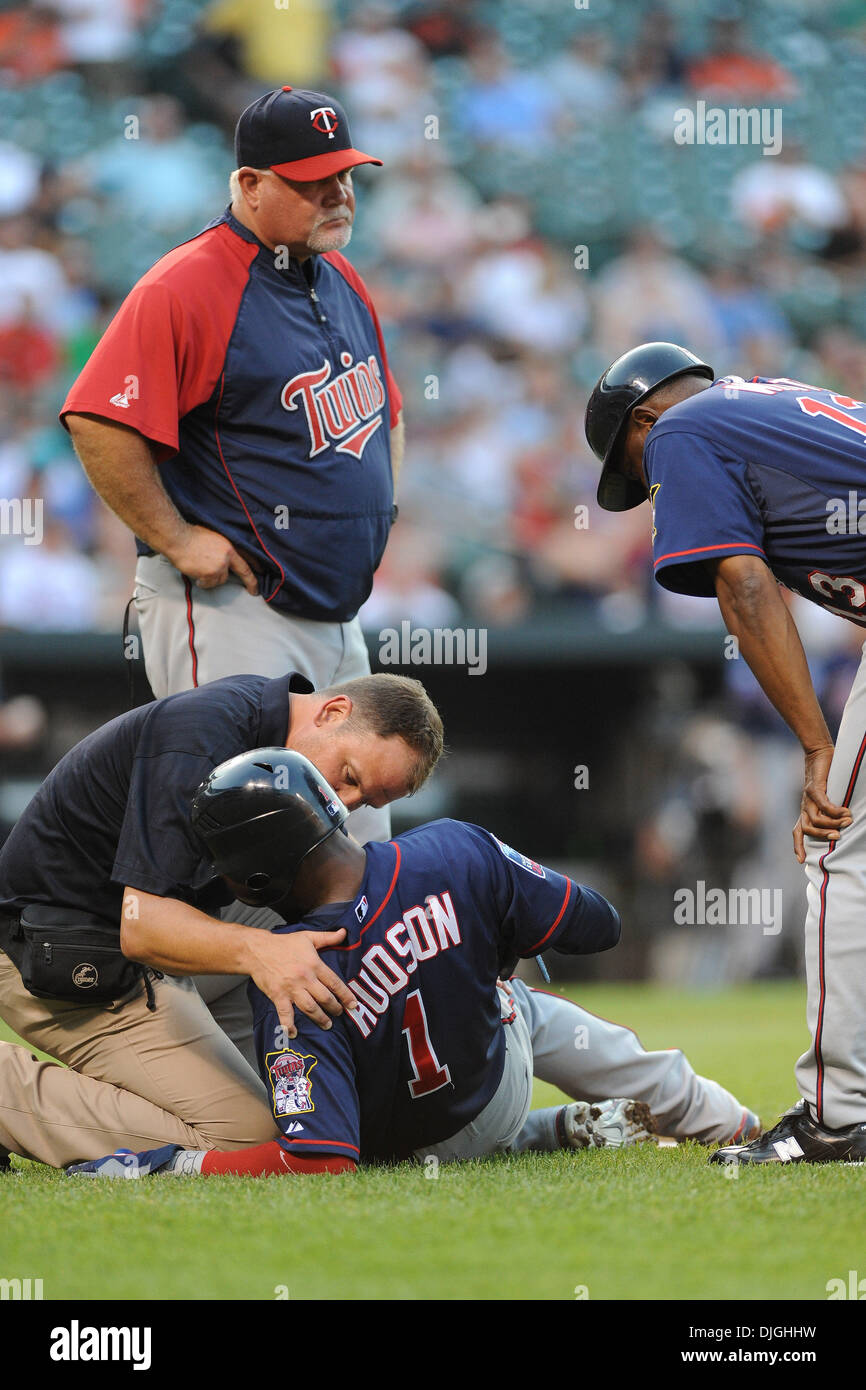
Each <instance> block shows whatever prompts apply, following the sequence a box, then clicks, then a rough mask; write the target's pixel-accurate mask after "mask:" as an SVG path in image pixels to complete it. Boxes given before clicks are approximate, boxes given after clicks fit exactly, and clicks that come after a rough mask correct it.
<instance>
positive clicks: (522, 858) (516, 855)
mask: <svg viewBox="0 0 866 1390" xmlns="http://www.w3.org/2000/svg"><path fill="white" fill-rule="evenodd" d="M491 838H492V839H493V840H495V841H496V844H497V845H498V846H499V848H500V849H501V850H502V853H503V854H504V855H505V858H506V859H510V860H511V861H512V863H514V864H519V865H520V867H521V868H522V869H528V870H529V872H530V873H531V874H535V877H536V878H547V874H546V873H545V872H544V868H543V867H542V865H541V864H539V863H538V862H537V861H536V860H535V859H527V857H526V855H525V854H521V853H520V850H519V849H512V848H511V846H510V845H506V844H505V843H504V842H503V841H502V840H497V839H496V836H495V835H493V836H492V837H491Z"/></svg>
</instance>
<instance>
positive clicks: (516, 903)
mask: <svg viewBox="0 0 866 1390" xmlns="http://www.w3.org/2000/svg"><path fill="white" fill-rule="evenodd" d="M365 850H366V855H367V866H366V872H365V875H364V880H363V883H362V884H361V886H360V889H359V892H358V895H357V897H356V898H355V900H354V901H353V902H349V903H336V904H331V905H329V906H328V907H326V908H320V909H318V910H317V911H316V912H314V913H312V914H310V915H309V916H308V917H307V918H305V920H304V922H303V924H301V925H302V926H303V927H304V928H306V929H314V930H335V929H337V928H339V927H345V928H346V932H347V938H346V944H345V945H344V946H340V947H337V948H336V949H335V950H332V951H328V952H324V953H323V959H324V960H325V961H326V962H327V963H328V965H330V966H331V968H332V969H333V970H335V971H336V972H337V973H338V974H339V975H340V976H341V977H342V978H343V979H344V980H345V981H346V982H347V983H348V985H349V986H350V988H351V989H352V990H353V992H354V994H355V996H356V998H357V999H358V1001H359V1008H358V1009H357V1010H353V1011H352V1013H350V1014H344V1015H343V1016H341V1017H340V1018H338V1019H337V1020H335V1023H334V1026H333V1028H331V1029H330V1030H328V1031H322V1029H320V1028H318V1027H317V1025H316V1024H314V1023H312V1022H311V1021H310V1020H309V1019H308V1018H306V1017H305V1016H304V1015H302V1014H300V1013H298V1012H296V1013H295V1021H296V1023H297V1026H298V1036H297V1037H296V1038H294V1039H292V1040H291V1041H290V1042H288V1041H287V1039H286V1038H285V1035H284V1034H282V1033H281V1029H280V1023H279V1019H278V1016H277V1012H276V1009H275V1007H274V1005H273V1004H272V1002H271V1001H270V1000H269V999H268V998H267V997H266V996H265V995H264V994H262V992H261V991H260V990H259V989H258V988H257V986H256V985H254V984H251V985H250V998H251V1001H252V1004H253V1013H254V1018H255V1037H256V1050H257V1054H258V1061H259V1067H260V1069H261V1072H262V1076H263V1078H264V1080H265V1084H266V1086H267V1088H268V1092H269V1095H270V1099H271V1105H272V1108H273V1112H274V1116H275V1119H276V1121H277V1125H278V1127H279V1129H280V1131H281V1138H280V1141H279V1142H280V1143H281V1145H282V1146H283V1147H284V1148H286V1149H288V1150H290V1151H291V1152H296V1153H299V1154H311V1155H313V1154H342V1155H344V1156H345V1157H348V1158H352V1159H358V1158H359V1157H360V1158H361V1159H367V1160H369V1159H376V1158H381V1159H387V1158H403V1157H406V1156H408V1155H409V1154H411V1153H412V1152H413V1150H415V1149H417V1148H420V1147H422V1146H423V1145H424V1144H433V1143H436V1142H437V1141H440V1140H443V1139H447V1138H449V1137H450V1136H451V1135H453V1134H456V1133H457V1131H458V1130H460V1129H462V1128H463V1126H464V1125H466V1124H468V1123H469V1122H470V1121H471V1120H472V1119H474V1118H475V1116H476V1115H478V1114H479V1112H480V1111H481V1110H482V1109H483V1108H484V1106H485V1105H486V1104H487V1102H488V1101H489V1100H490V1099H491V1097H492V1096H493V1094H494V1092H495V1090H496V1088H497V1086H498V1085H499V1082H500V1080H501V1077H502V1071H503V1067H504V1061H505V1037H504V1033H503V1027H504V1026H507V1025H503V1023H502V1020H501V1013H500V1005H499V998H498V994H497V989H496V980H497V977H498V976H499V975H500V974H501V973H502V972H503V971H504V970H510V968H511V964H512V962H513V960H514V958H515V957H516V956H531V955H536V954H538V953H539V952H540V951H542V950H546V949H547V948H548V947H554V948H555V949H557V950H560V951H565V952H569V953H574V954H582V953H587V952H593V951H603V950H607V949H608V948H609V947H611V946H614V945H615V944H616V942H617V941H618V939H619V930H620V922H619V916H618V914H617V912H616V910H615V908H613V907H612V906H611V904H610V903H609V902H607V900H606V899H605V898H603V897H601V895H600V894H598V893H596V892H595V891H594V890H593V889H591V888H587V887H583V886H581V885H578V884H577V883H574V882H572V881H571V880H570V879H568V878H564V877H563V876H562V875H561V874H558V873H555V872H554V871H553V870H552V869H548V868H545V867H544V866H543V865H541V864H537V863H535V861H534V860H532V859H529V858H527V857H526V856H525V855H523V854H521V853H519V852H518V851H517V850H514V849H511V848H510V847H509V846H508V845H505V844H503V843H502V842H501V841H499V840H497V839H496V837H495V836H494V835H491V834H490V832H489V831H487V830H482V829H481V828H480V827H479V826H476V825H467V824H464V823H462V822H460V821H453V820H439V821H433V822H432V823H431V824H429V825H424V826H419V827H417V828H416V829H414V830H410V831H408V832H407V833H406V834H403V835H399V836H397V837H396V839H394V840H392V841H390V842H388V843H387V844H379V843H376V842H372V843H370V844H368V845H366V846H365ZM298 929H299V928H298V927H294V928H292V927H285V928H280V927H278V928H276V930H277V932H278V933H279V932H283V931H292V930H298Z"/></svg>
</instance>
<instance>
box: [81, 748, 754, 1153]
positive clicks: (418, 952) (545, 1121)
mask: <svg viewBox="0 0 866 1390" xmlns="http://www.w3.org/2000/svg"><path fill="white" fill-rule="evenodd" d="M243 758H244V759H246V760H248V761H249V763H250V766H251V767H255V768H256V778H255V786H253V787H252V788H250V787H248V788H246V792H245V795H244V797H243V798H242V799H241V798H239V797H238V796H237V786H238V767H237V764H238V763H239V762H240V761H241V760H239V759H232V760H231V762H230V763H228V764H223V765H222V766H221V767H219V768H216V769H215V770H214V772H213V773H212V774H211V776H210V777H209V778H208V780H207V781H206V782H205V783H204V784H203V786H202V788H200V790H199V792H198V794H197V796H196V799H195V803H194V807H193V823H194V825H195V826H196V829H197V831H198V833H199V834H200V835H201V837H202V839H203V841H204V843H205V845H206V848H207V852H208V856H209V858H210V860H211V862H212V863H213V866H214V868H215V870H216V872H217V873H219V874H221V876H222V877H223V878H224V879H225V880H226V881H227V883H228V884H229V886H230V887H231V889H232V891H234V892H235V893H236V894H237V896H238V897H239V898H240V899H241V900H243V901H246V902H254V903H267V904H268V905H270V906H272V907H275V908H276V910H277V911H278V912H279V913H281V914H282V915H283V916H285V917H286V918H287V920H288V921H289V922H291V923H293V925H286V926H284V927H278V928H276V930H277V931H284V932H290V931H294V930H299V929H300V927H301V926H302V925H303V926H304V927H306V928H308V929H320V930H339V929H343V930H344V931H345V937H344V939H343V942H342V944H340V945H339V946H336V947H335V948H333V949H332V950H329V951H328V952H327V953H325V959H326V960H327V962H328V964H329V965H330V966H331V968H332V969H333V970H334V971H335V972H336V973H337V974H338V975H340V976H341V977H342V978H343V979H344V980H345V981H346V982H347V984H348V985H349V988H350V989H351V991H352V993H353V995H354V998H355V1001H356V1005H355V1007H354V1008H353V1009H351V1010H349V1011H347V1012H344V1013H343V1014H342V1015H341V1016H340V1017H337V1018H336V1019H335V1020H334V1021H333V1025H332V1026H328V1027H327V1028H326V1029H325V1028H322V1027H321V1025H319V1024H316V1023H314V1022H313V1021H312V1020H311V1018H309V1017H306V1016H302V1015H294V1014H293V1013H292V1011H291V1008H290V1009H289V1011H288V1016H287V1012H286V1010H285V1008H283V1010H282V1016H281V1014H280V1013H279V1012H278V1010H277V1008H276V1006H275V1004H274V1003H273V1002H272V1001H271V1000H270V999H268V998H267V997H266V996H265V995H264V994H263V993H262V991H261V990H259V989H258V988H257V987H256V986H255V985H254V984H252V983H251V985H250V999H251V1003H252V1008H253V1014H254V1020H255V1037H256V1050H257V1055H258V1061H259V1069H260V1072H261V1075H262V1078H263V1080H264V1083H265V1086H266V1088H267V1090H268V1094H269V1097H270V1101H271V1105H272V1109H273V1115H274V1121H275V1137H274V1139H273V1140H272V1141H270V1142H268V1143H265V1144H262V1145H259V1146H258V1147H255V1148H247V1149H241V1150H236V1151H232V1152H221V1151H216V1150H207V1151H206V1150H190V1149H183V1148H179V1147H177V1146H173V1145H168V1146H165V1147H163V1148H158V1149H153V1150H148V1151H144V1152H142V1153H137V1154H136V1153H132V1152H129V1151H126V1150H123V1151H118V1152H117V1153H115V1154H113V1155H108V1156H107V1157H106V1158H102V1159H94V1160H90V1161H88V1162H86V1163H80V1164H76V1165H73V1167H72V1168H71V1169H69V1171H70V1172H71V1173H74V1174H80V1175H88V1176H95V1177H109V1178H110V1177H140V1176H145V1175H147V1174H150V1173H156V1172H162V1173H176V1174H190V1175H192V1174H202V1175H205V1176H208V1175H216V1174H236V1175H254V1176H261V1175H266V1174H275V1175H283V1174H287V1173H296V1174H297V1173H322V1172H330V1173H334V1172H352V1171H354V1170H355V1169H356V1167H357V1165H358V1164H359V1163H364V1162H383V1161H384V1162H389V1161H400V1160H415V1161H421V1162H423V1161H426V1160H427V1159H429V1158H430V1157H435V1158H436V1159H437V1160H439V1161H442V1162H449V1161H459V1160H468V1159H473V1158H479V1157H482V1156H485V1155H489V1154H512V1153H520V1152H522V1151H525V1150H533V1151H536V1152H539V1151H541V1152H550V1151H555V1150H557V1149H573V1150H580V1149H586V1148H590V1147H594V1146H604V1147H606V1148H611V1149H614V1148H620V1147H622V1146H623V1145H629V1144H635V1143H639V1142H644V1141H648V1140H651V1139H652V1138H653V1137H654V1133H661V1134H666V1135H670V1136H672V1137H675V1138H694V1139H699V1140H701V1141H703V1142H707V1143H710V1142H730V1141H731V1140H733V1139H735V1138H742V1137H743V1136H744V1135H746V1134H749V1135H751V1134H752V1133H753V1132H756V1130H757V1127H758V1122H757V1117H756V1116H755V1115H754V1114H752V1112H751V1111H749V1110H747V1109H746V1108H745V1107H744V1106H742V1105H741V1104H740V1102H739V1101H738V1100H736V1099H735V1098H734V1096H732V1095H731V1094H730V1093H729V1092H728V1091H726V1090H725V1089H724V1088H723V1087H722V1086H720V1085H719V1084H718V1083H717V1082H715V1081H711V1080H708V1079H707V1078H705V1077H701V1076H698V1075H697V1074H696V1073H695V1072H694V1070H693V1069H692V1067H691V1066H690V1064H689V1062H688V1060H687V1059H686V1057H685V1056H684V1055H683V1053H682V1052H680V1051H678V1050H676V1049H672V1050H666V1051H657V1052H647V1051H645V1050H644V1048H643V1047H642V1046H641V1044H640V1042H639V1040H638V1039H637V1037H636V1036H635V1034H634V1033H632V1032H631V1031H630V1030H629V1029H627V1028H623V1027H620V1026H619V1025H617V1024H615V1023H611V1022H609V1021H608V1020H606V1019H601V1018H597V1017H596V1016H595V1015H593V1014H590V1013H588V1012H587V1011H586V1010H584V1009H581V1008H579V1007H578V1006H577V1005H576V1004H573V1003H572V1002H571V1001H570V1000H568V999H564V998H561V997H560V996H558V995H555V994H551V993H548V992H546V991H543V990H537V989H532V988H530V987H529V986H528V985H526V983H525V982H523V981H522V980H518V979H508V980H505V979H503V977H504V976H507V975H510V974H511V972H512V971H513V969H514V967H515V965H516V964H517V961H518V959H519V958H521V957H524V958H525V957H531V956H535V955H538V954H539V953H540V952H541V951H542V950H547V949H550V948H552V949H555V950H558V951H563V952H566V953H569V954H586V953H591V952H596V951H604V950H608V949H609V948H610V947H612V946H615V945H616V943H617V941H618V940H619V936H620V919H619V914H618V913H617V911H616V909H615V908H614V907H613V906H612V905H611V904H610V903H609V902H607V900H606V899H605V898H603V897H602V896H601V895H600V894H599V893H597V892H595V890H594V889H592V888H589V887H586V886H585V885H580V884H577V883H575V882H573V881H572V880H571V879H569V878H566V877H564V876H563V875H561V874H559V873H556V872H555V871H554V870H552V869H549V868H546V867H545V866H543V865H541V864H539V863H537V862H535V861H534V860H532V859H530V858H528V857H527V856H526V855H524V854H521V853H520V852H518V851H517V850H514V849H512V848H511V847H510V846H509V845H506V844H504V843H503V842H502V841H501V840H499V839H497V837H496V836H495V835H493V834H491V833H490V832H489V831H487V830H483V829H481V828H480V827H479V826H476V825H468V824H464V823H462V822H459V821H453V820H439V821H434V822H432V823H431V824H429V825H423V826H419V827H416V828H415V829H413V830H410V831H407V832H406V833H405V834H402V835H398V836H397V837H396V838H395V839H393V840H391V841H389V842H388V843H386V844H382V843H378V842H371V843H369V844H367V845H366V846H364V847H361V846H360V845H358V844H357V843H356V842H355V841H354V840H353V839H352V838H351V837H350V836H349V835H347V834H346V831H345V825H344V822H345V819H346V813H345V808H343V807H342V804H341V803H340V802H339V800H338V798H337V797H336V795H335V794H334V792H333V791H332V790H331V788H329V787H328V786H327V784H326V783H325V782H324V779H323V778H322V777H321V776H320V775H319V773H318V771H317V770H316V769H315V768H314V767H313V766H312V764H310V763H309V762H308V761H307V760H306V759H305V758H303V757H301V756H300V755H299V754H296V753H292V752H287V750H285V749H281V750H279V754H278V757H277V754H276V753H275V750H273V749H269V750H258V751H257V752H254V753H250V754H244V755H243ZM226 769H228V770H227V771H226ZM263 774H264V775H263ZM311 1012H312V1010H311ZM533 1075H535V1076H537V1077H539V1078H540V1079H542V1080H544V1081H546V1082H549V1083H551V1084H552V1085H554V1086H557V1087H559V1088H560V1090H562V1091H564V1092H565V1094H566V1095H570V1096H572V1097H574V1101H573V1102H572V1103H571V1104H566V1105H560V1106H552V1107H549V1108H546V1109H541V1110H531V1109H530V1106H531V1102H532V1082H533ZM611 1093H613V1096H614V1097H615V1098H614V1099H609V1097H610V1096H611Z"/></svg>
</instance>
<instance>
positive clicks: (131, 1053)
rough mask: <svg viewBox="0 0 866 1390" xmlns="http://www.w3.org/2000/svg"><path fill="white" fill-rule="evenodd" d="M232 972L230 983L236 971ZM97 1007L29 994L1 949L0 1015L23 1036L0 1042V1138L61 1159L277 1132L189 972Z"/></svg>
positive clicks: (243, 1140) (246, 1140)
mask: <svg viewBox="0 0 866 1390" xmlns="http://www.w3.org/2000/svg"><path fill="white" fill-rule="evenodd" d="M235 983H236V982H235ZM153 988H154V993H155V996H156V1009H155V1011H154V1012H151V1011H150V1010H148V1008H147V1007H146V1005H147V1001H146V997H145V993H144V989H143V987H142V986H141V985H136V987H135V989H134V990H132V991H130V992H129V994H126V995H124V996H122V998H120V999H117V1000H114V1001H113V1002H111V1003H109V1004H102V1005H99V1006H98V1007H94V1008H81V1007H80V1005H77V1004H73V1003H68V1002H66V1001H65V1000H60V999H37V998H36V997H35V996H34V995H32V994H29V993H28V992H27V990H26V989H25V988H24V986H23V984H22V982H21V976H20V974H19V972H18V970H17V969H16V967H15V966H14V964H13V963H12V961H11V960H10V959H9V957H8V956H6V955H5V954H4V953H3V952H2V951H0V1017H2V1018H3V1019H4V1020H5V1022H6V1023H8V1025H9V1026H10V1028H13V1029H14V1030H15V1032H16V1033H18V1034H19V1036H20V1037H22V1038H24V1039H25V1040H26V1041H27V1042H29V1043H30V1044H32V1046H33V1047H38V1048H40V1049H41V1050H42V1051H43V1052H48V1053H50V1054H51V1056H52V1057H56V1058H57V1059H58V1060H59V1061H60V1062H64V1063H66V1066H65V1067H60V1066H57V1065H56V1064H55V1063H53V1062H42V1061H40V1060H38V1059H37V1058H36V1057H34V1056H33V1054H32V1053H31V1052H30V1051H29V1050H28V1049H27V1048H26V1047H17V1046H14V1045H13V1044H11V1043H0V1145H2V1147H4V1148H6V1149H8V1150H9V1151H10V1152H11V1153H14V1154H18V1155H20V1156H21V1157H22V1158H33V1159H37V1160H39V1161H40V1162H41V1163H50V1164H52V1165H53V1166H54V1167H63V1166H65V1165H66V1164H68V1163H74V1162H77V1161H81V1160H83V1159H87V1158H99V1157H101V1156H102V1155H103V1154H107V1153H111V1152H112V1151H113V1150H114V1149H118V1148H127V1149H133V1150H138V1149H146V1148H154V1147H157V1146H159V1145H161V1144H180V1145H182V1146H183V1147H185V1148H196V1149H201V1148H205V1149H236V1148H249V1147H251V1146H252V1145H255V1144H262V1143H265V1142H266V1141H267V1140H269V1139H273V1138H275V1137H276V1133H277V1131H276V1126H275V1123H274V1117H273V1115H272V1113H271V1110H270V1106H269V1104H268V1099H267V1095H266V1092H265V1089H264V1086H263V1085H262V1083H261V1081H260V1080H259V1079H258V1077H257V1076H256V1075H255V1073H254V1072H253V1071H252V1069H251V1068H250V1066H249V1065H248V1063H247V1062H246V1061H244V1059H243V1057H242V1056H241V1055H240V1053H239V1052H238V1050H237V1048H235V1047H234V1045H233V1044H232V1043H231V1041H230V1040H229V1038H228V1037H227V1036H226V1035H225V1033H224V1032H223V1031H222V1029H221V1028H220V1027H219V1026H218V1024H217V1023H216V1022H215V1020H214V1019H213V1018H212V1016H211V1014H210V1012H209V1010H208V1008H207V1005H206V1004H205V1003H204V1001H203V1000H202V999H201V997H200V996H199V994H198V992H197V990H196V988H195V985H194V984H193V982H192V980H189V979H173V978H171V977H166V978H165V979H162V980H159V979H157V980H154V982H153Z"/></svg>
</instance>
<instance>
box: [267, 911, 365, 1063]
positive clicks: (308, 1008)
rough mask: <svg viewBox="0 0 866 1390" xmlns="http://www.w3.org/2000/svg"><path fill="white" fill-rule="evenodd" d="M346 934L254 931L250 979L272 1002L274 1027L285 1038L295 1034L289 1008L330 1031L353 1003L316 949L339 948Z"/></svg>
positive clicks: (342, 982)
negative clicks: (282, 1031)
mask: <svg viewBox="0 0 866 1390" xmlns="http://www.w3.org/2000/svg"><path fill="white" fill-rule="evenodd" d="M345 935H346V932H345V930H344V929H343V928H342V927H341V928H340V930H339V931H299V932H292V933H291V935H288V936H287V935H284V934H282V933H280V934H276V935H271V934H270V933H269V932H260V931H257V932H256V937H261V938H262V939H261V941H256V942H255V943H254V944H253V945H252V946H251V950H252V952H253V961H252V965H251V969H250V975H251V976H252V978H253V979H254V980H255V982H256V984H257V985H258V987H259V989H260V990H261V991H262V993H263V994H266V995H267V996H268V998H269V999H271V1000H273V1003H274V1004H275V1006H276V1010H277V1013H278V1015H279V1019H280V1023H281V1024H282V1026H283V1027H284V1028H285V1030H286V1033H287V1034H288V1036H289V1037H290V1038H295V1037H297V1035H298V1030H297V1028H296V1027H295V1009H296V1008H298V1009H300V1011H301V1013H303V1014H306V1015H307V1017H308V1018H311V1019H312V1020H313V1022H314V1023H318V1025H319V1027H320V1028H330V1027H332V1024H331V1019H330V1018H329V1017H328V1015H329V1014H330V1015H331V1016H332V1017H334V1018H336V1017H337V1016H338V1015H339V1014H341V1013H342V1012H343V1011H344V1009H354V1008H355V1006H356V1003H357V1000H356V999H355V996H354V995H353V993H352V991H351V990H350V989H349V987H348V985H346V984H345V983H344V981H343V980H341V979H340V977H339V975H336V974H335V973H334V971H333V970H331V969H329V967H328V966H327V965H325V963H324V961H323V960H322V958H321V956H320V955H319V952H320V951H326V950H328V949H329V947H332V946H339V944H340V942H341V941H342V940H343V939H344V938H345Z"/></svg>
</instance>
